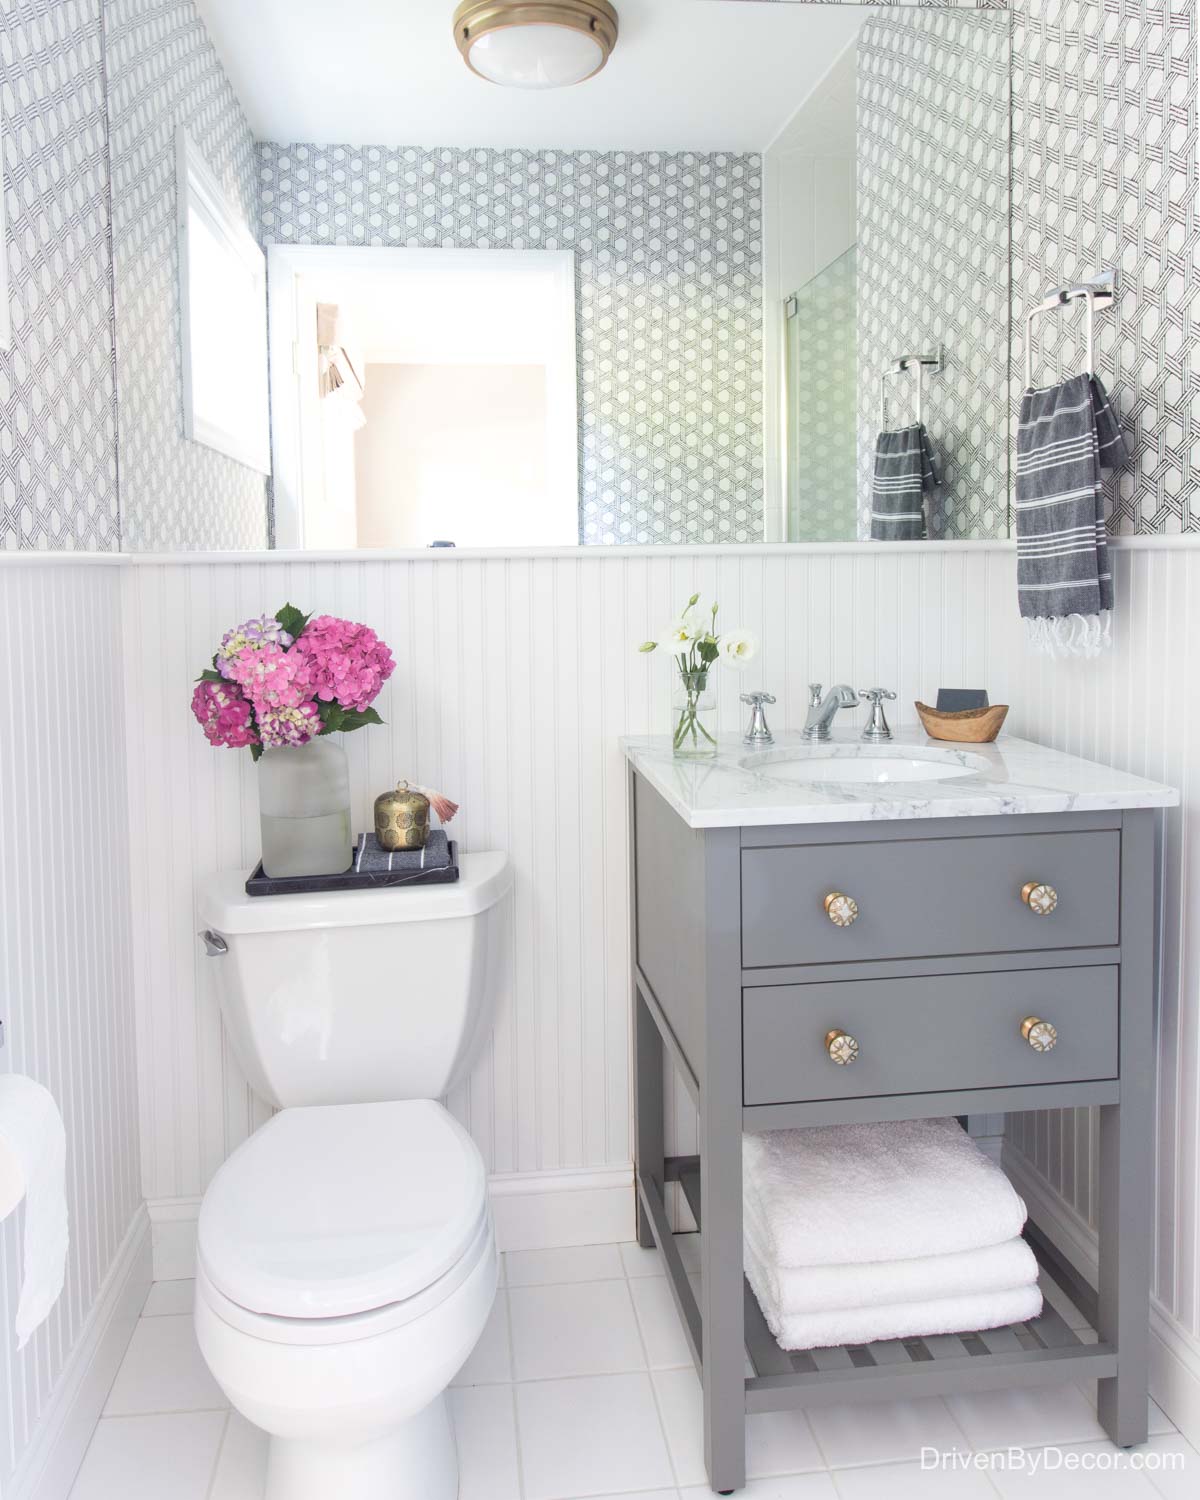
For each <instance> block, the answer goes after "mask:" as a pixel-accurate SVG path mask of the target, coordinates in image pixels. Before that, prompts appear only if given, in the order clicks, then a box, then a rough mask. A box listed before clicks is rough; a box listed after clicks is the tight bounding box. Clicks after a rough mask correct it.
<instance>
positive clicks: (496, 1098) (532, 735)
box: [124, 548, 1020, 1272]
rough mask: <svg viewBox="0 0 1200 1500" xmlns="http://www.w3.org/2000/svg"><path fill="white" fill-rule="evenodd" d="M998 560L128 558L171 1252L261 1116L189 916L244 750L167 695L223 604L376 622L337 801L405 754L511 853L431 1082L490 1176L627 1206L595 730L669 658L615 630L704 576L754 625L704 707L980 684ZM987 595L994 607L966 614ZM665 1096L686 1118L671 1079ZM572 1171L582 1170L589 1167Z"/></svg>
mask: <svg viewBox="0 0 1200 1500" xmlns="http://www.w3.org/2000/svg"><path fill="white" fill-rule="evenodd" d="M1012 568H1013V564H1012V558H1011V556H1010V555H1009V554H1008V553H1007V552H1006V551H1004V550H999V551H996V550H992V551H987V550H978V551H977V550H972V549H967V548H964V549H962V550H960V551H954V550H945V551H940V552H930V551H925V550H922V551H920V552H914V553H912V554H911V555H907V556H904V555H900V554H897V553H894V552H887V553H884V552H880V553H878V554H874V553H872V552H871V551H869V550H867V549H859V550H858V551H853V550H851V551H844V552H841V553H838V552H835V551H829V552H819V551H802V550H799V549H787V551H786V552H779V553H775V554H774V555H772V554H771V553H770V552H767V551H756V552H743V553H738V552H733V551H717V550H708V551H701V552H697V553H685V554H677V553H670V552H666V551H664V552H662V553H660V554H658V555H652V556H647V555H646V554H645V553H639V554H632V555H631V554H625V553H622V552H621V551H619V550H613V551H604V552H601V551H596V552H592V553H576V554H572V555H567V556H561V555H560V556H550V557H515V558H499V557H493V558H461V557H460V558H454V557H451V558H446V557H445V556H444V555H443V556H435V557H432V558H425V557H423V558H421V559H420V560H390V561H374V560H369V559H367V558H365V557H364V558H363V559H362V560H357V559H356V560H345V559H343V560H340V561H318V562H309V561H306V560H287V561H281V560H274V559H269V558H263V557H259V558H252V559H246V560H241V561H221V562H206V561H200V560H193V561H190V562H189V561H180V562H169V563H163V564H158V563H155V562H153V561H145V560H143V561H140V562H137V563H134V564H133V565H131V566H129V567H128V568H127V569H126V570H125V575H124V576H125V606H126V612H125V629H126V671H127V687H128V713H129V718H128V736H129V743H130V748H131V754H130V759H129V774H130V795H129V800H130V808H131V816H132V828H133V846H134V848H135V849H136V850H137V851H138V853H137V855H136V856H135V858H134V861H133V880H134V909H135V912H136V923H137V928H138V934H139V940H138V943H137V945H136V951H135V958H134V967H135V976H136V987H137V995H138V1026H139V1041H140V1047H141V1056H142V1058H143V1060H144V1061H143V1066H142V1069H141V1075H140V1084H141V1102H142V1123H143V1142H144V1149H143V1155H144V1169H145V1186H146V1192H147V1195H148V1197H149V1198H150V1200H151V1204H152V1211H153V1212H154V1214H155V1217H156V1220H160V1221H163V1223H162V1233H161V1235H160V1236H159V1238H161V1240H162V1242H163V1247H164V1252H165V1253H166V1251H167V1244H168V1241H169V1242H170V1244H171V1249H170V1252H169V1253H170V1254H171V1257H172V1259H171V1265H172V1266H174V1265H176V1264H178V1262H177V1261H176V1259H175V1255H176V1252H177V1251H178V1250H180V1249H181V1248H183V1247H181V1245H180V1242H179V1235H180V1234H183V1233H186V1230H185V1229H181V1228H179V1227H178V1226H180V1225H181V1224H186V1221H187V1220H188V1219H189V1218H190V1217H191V1216H192V1215H193V1214H194V1208H195V1202H196V1199H197V1197H198V1195H199V1194H200V1193H201V1192H202V1191H203V1189H204V1186H205V1184H206V1183H207V1181H208V1179H209V1178H210V1176H211V1175H212V1172H213V1171H214V1169H215V1168H216V1167H217V1166H218V1165H219V1164H220V1162H221V1161H222V1160H224V1158H225V1157H226V1156H227V1155H228V1153H229V1151H230V1150H231V1149H232V1148H233V1147H234V1146H236V1145H237V1144H238V1142H239V1141H241V1140H242V1139H243V1138H244V1137H245V1136H246V1134H247V1133H248V1132H249V1131H250V1130H252V1129H253V1128H254V1127H255V1126H256V1125H257V1124H258V1123H259V1122H260V1120H261V1119H262V1118H263V1111H262V1106H261V1105H259V1104H258V1103H257V1102H256V1101H255V1100H254V1099H253V1098H252V1096H251V1094H250V1092H249V1090H248V1089H247V1087H246V1084H245V1082H244V1080H243V1078H242V1075H241V1072H240V1070H239V1069H238V1067H237V1064H236V1062H235V1061H234V1059H233V1057H232V1056H231V1054H230V1051H229V1048H228V1045H227V1044H226V1042H225V1041H224V1039H223V1037H222V1032H221V1025H220V1020H219V1017H218V1013H217V1007H216V1003H215V1000H214V996H213V993H212V989H211V960H208V959H206V958H205V956H204V954H203V951H202V949H201V946H200V944H199V943H198V942H197V939H196V931H197V927H198V925H199V923H198V918H197V913H196V906H195V900H196V897H195V891H196V882H197V880H198V879H200V878H202V877H203V876H204V875H205V874H207V873H208V872H210V871H213V870H217V869H241V868H246V867H249V866H250V865H251V864H252V863H253V862H254V861H255V859H256V858H257V855H258V847H259V844H258V838H259V835H258V826H257V813H256V794H255V772H254V768H253V766H252V764H251V761H250V758H249V756H248V755H247V754H244V753H233V752H229V751H214V750H212V749H210V748H209V746H208V745H207V743H206V742H205V740H204V738H203V736H202V735H201V733H200V731H199V729H198V727H197V726H196V724H195V723H194V721H193V720H192V717H191V714H190V711H189V698H190V693H191V684H192V681H193V679H194V678H195V676H196V674H197V673H198V672H199V670H200V669H201V667H203V666H204V665H206V664H207V662H208V660H209V658H210V656H211V654H212V652H213V650H214V648H215V646H216V644H217V642H218V641H219V640H220V637H221V635H222V633H223V632H224V631H225V630H226V629H227V628H228V627H229V626H230V625H231V624H233V623H235V622H237V621H240V620H242V619H245V618H247V617H248V616H250V615H254V614H259V613H261V612H262V611H264V610H267V611H271V612H273V611H274V610H275V609H276V608H277V607H278V606H279V605H280V604H282V603H283V602H284V601H285V600H291V601H292V602H294V603H295V604H297V605H299V606H300V607H301V608H303V609H306V610H317V611H329V612H333V613H337V614H344V615H349V616H351V617H353V618H355V619H360V620H364V621H366V622H368V623H369V624H371V625H372V626H374V627H375V628H377V629H378V630H379V631H380V633H381V634H382V635H383V636H384V638H385V639H386V640H387V641H388V642H389V643H390V644H391V646H392V649H393V651H394V652H395V655H396V658H397V663H398V666H397V670H396V673H395V675H394V677H393V678H392V681H391V682H390V683H389V684H388V686H387V688H386V689H385V690H384V694H383V696H382V697H381V699H380V701H379V703H378V707H379V709H380V712H381V713H382V715H383V717H384V719H385V720H386V721H387V724H386V727H385V728H383V729H373V730H370V731H367V732H359V733H358V734H355V735H350V736H348V737H347V739H346V742H345V743H346V748H347V750H348V752H349V755H350V761H351V776H352V784H353V789H354V798H355V808H356V823H357V825H358V827H360V828H361V827H367V826H369V825H370V819H371V803H372V800H373V798H374V797H375V796H376V794H378V793H379V792H381V791H383V790H385V789H386V788H388V787H389V786H391V785H392V784H393V783H394V782H395V780H396V778H397V777H400V776H407V777H409V778H410V779H412V780H415V781H419V782H421V783H424V784H427V785H432V786H437V787H439V788H442V789H444V790H445V791H446V792H447V793H448V794H449V795H451V796H453V797H454V798H455V799H456V800H458V801H459V802H461V804H462V811H461V812H460V814H459V816H458V818H457V819H456V821H455V823H454V825H453V829H454V832H455V834H456V836H457V837H458V838H459V839H460V840H461V842H462V844H463V846H464V847H465V848H467V849H485V848H500V849H505V850H507V851H508V852H509V854H510V855H511V858H512V860H513V863H514V865H515V867H516V876H517V880H516V889H515V895H514V898H513V901H512V906H511V931H512V945H511V952H510V954H509V956H508V961H507V963H506V968H505V974H504V980H503V986H502V992H501V995H500V997H499V1016H498V1021H497V1025H496V1029H495V1035H494V1038H493V1041H492V1044H491V1047H490V1049H489V1052H488V1054H487V1056H486V1057H485V1059H484V1060H483V1062H482V1063H481V1065H480V1066H479V1067H478V1069H477V1070H476V1072H475V1074H474V1076H473V1077H472V1078H471V1080H470V1081H469V1083H468V1084H466V1085H465V1086H463V1087H462V1088H460V1089H459V1090H458V1091H457V1093H456V1095H455V1097H454V1098H453V1099H452V1100H451V1101H450V1104H451V1107H452V1108H453V1110H454V1112H455V1113H456V1114H457V1115H458V1116H459V1117H460V1118H461V1119H462V1120H463V1121H464V1123H465V1124H466V1125H467V1126H468V1128H469V1129H470V1130H471V1132H472V1134H473V1135H474V1137H475V1139H476V1140H477V1141H478V1143H479V1145H480V1147H481V1149H482V1150H483V1152H484V1155H485V1158H486V1160H487V1163H488V1166H489V1169H490V1170H491V1171H492V1172H493V1173H495V1174H498V1177H499V1182H498V1183H497V1186H498V1188H500V1190H501V1191H502V1192H503V1191H505V1189H506V1187H507V1189H508V1190H509V1194H508V1195H509V1196H520V1197H525V1196H527V1195H528V1192H529V1189H530V1188H531V1187H533V1188H536V1187H537V1186H538V1179H537V1178H536V1177H534V1178H533V1179H532V1180H531V1178H530V1175H529V1174H542V1173H545V1174H552V1173H569V1174H571V1176H570V1180H569V1184H568V1190H570V1191H575V1192H579V1193H580V1194H581V1196H580V1197H579V1198H578V1199H572V1200H571V1201H573V1202H578V1203H579V1204H580V1206H581V1207H582V1205H583V1204H584V1203H585V1202H588V1201H590V1202H591V1203H592V1204H593V1206H594V1203H595V1198H596V1194H597V1193H598V1192H599V1193H605V1194H609V1195H615V1202H616V1204H617V1205H619V1213H617V1214H616V1215H615V1217H614V1216H613V1215H612V1214H610V1216H609V1222H610V1223H612V1224H613V1226H614V1228H615V1227H617V1225H618V1223H619V1224H620V1226H621V1227H622V1232H627V1231H628V1228H629V1225H630V1223H631V1213H632V1201H633V1200H632V1193H631V1192H630V1191H629V1189H628V1181H629V1178H628V1171H629V1160H630V1118H629V1116H630V1106H629V1034H628V1018H627V1011H628V1006H629V998H628V965H629V955H628V914H627V905H626V825H625V779H624V766H623V762H622V759H621V756H620V753H619V750H618V748H617V740H618V737H619V736H620V735H622V734H626V733H641V732H646V731H650V730H655V729H662V730H665V728H666V724H667V700H668V692H669V664H668V662H667V661H666V660H665V659H664V658H663V657H650V658H647V657H646V656H642V655H639V654H638V652H637V646H638V644H639V643H640V642H641V641H642V640H643V639H644V638H646V637H647V636H648V635H652V634H655V633H657V632H658V631H659V630H661V628H662V627H663V626H665V625H666V624H667V623H668V622H669V621H670V619H671V618H672V617H673V615H674V614H675V613H676V612H677V611H678V609H679V607H680V606H681V605H682V604H683V603H684V602H685V601H686V600H687V598H688V596H689V595H690V594H692V593H693V592H695V591H696V590H700V591H701V592H702V593H703V594H704V596H705V598H706V599H712V598H716V599H718V600H719V602H720V605H721V617H720V618H721V620H723V621H724V622H725V623H727V624H733V623H744V624H746V625H748V626H749V627H751V628H752V629H754V630H755V631H756V632H758V633H759V634H760V635H761V637H762V639H763V642H764V645H763V651H762V655H761V657H760V658H759V660H758V661H756V662H755V663H754V664H753V666H752V667H751V668H750V669H749V670H748V671H747V672H746V674H745V675H744V676H743V675H740V674H737V673H734V672H730V673H723V674H721V713H722V718H723V720H724V723H725V725H726V726H727V727H734V726H736V725H737V724H738V723H739V722H740V719H741V715H742V711H743V710H742V705H741V704H740V703H739V702H738V692H739V690H741V689H743V688H744V687H753V686H757V685H758V684H760V683H761V684H763V685H764V686H766V687H768V688H770V689H772V690H773V691H774V692H775V693H776V695H777V696H778V698H779V700H780V707H779V708H778V709H777V710H776V711H775V715H776V720H777V722H782V720H783V718H784V717H785V716H788V715H790V716H794V715H795V714H796V713H797V712H802V705H803V704H804V702H805V692H804V685H805V684H806V683H807V682H809V681H810V680H813V679H815V678H821V679H823V680H824V681H826V682H828V681H832V680H838V679H843V678H844V679H846V680H848V681H852V682H854V683H855V684H856V685H861V686H871V685H873V684H875V683H876V682H881V683H886V684H888V685H890V686H895V687H896V688H897V689H898V690H899V692H900V696H901V700H902V701H903V702H906V703H908V704H910V705H911V702H912V700H913V699H914V698H915V697H917V696H921V695H923V696H926V697H928V696H929V695H930V694H932V693H933V692H935V691H936V688H937V686H938V684H939V683H940V682H954V683H961V682H971V683H975V682H980V683H982V682H987V683H988V684H989V685H990V686H991V688H992V690H993V693H995V694H997V695H998V696H999V695H1001V694H1007V693H1008V690H1009V682H1010V681H1011V678H1012V674H1013V672H1014V671H1015V670H1017V668H1018V667H1019V664H1020V663H1019V656H1018V652H1017V647H1018V645H1019V641H1018V637H1017V635H1016V633H1015V628H1014V626H1013V622H1012V621H1011V619H1010V616H1011V613H1012V611H1011V597H1012ZM992 620H994V621H996V622H1003V624H1002V625H1001V624H999V623H997V624H996V626H995V628H994V629H989V621H992ZM908 711H909V712H910V713H911V708H910V709H909V710H908ZM679 1105H680V1108H679V1123H680V1130H681V1132H682V1138H683V1140H684V1142H685V1143H686V1137H687V1133H688V1131H689V1130H690V1129H691V1121H690V1110H689V1107H688V1106H687V1104H686V1096H685V1095H683V1094H682V1092H681V1093H680V1095H679ZM614 1172H616V1173H623V1174H625V1176H624V1178H623V1179H622V1178H620V1177H618V1178H616V1179H614V1176H613V1174H614ZM589 1173H598V1174H599V1176H598V1177H597V1178H595V1179H594V1180H595V1182H596V1184H597V1186H596V1188H595V1189H591V1190H589V1181H590V1179H589V1176H588V1174H589ZM546 1181H547V1182H549V1181H551V1179H549V1178H547V1179H546ZM584 1195H586V1196H584ZM526 1206H528V1205H526ZM543 1207H545V1205H543ZM512 1210H513V1205H511V1204H508V1205H506V1209H505V1211H504V1212H511V1211H512ZM566 1219H567V1221H568V1222H566V1223H565V1224H563V1225H561V1226H560V1228H559V1231H558V1232H559V1233H561V1234H563V1235H564V1236H570V1235H571V1233H572V1227H574V1229H575V1230H576V1231H577V1232H579V1233H582V1234H583V1235H584V1236H586V1235H588V1234H589V1233H591V1234H593V1235H594V1233H595V1226H594V1225H592V1226H590V1228H589V1225H588V1223H587V1215H583V1216H582V1217H580V1216H578V1215H576V1214H574V1213H569V1212H568V1213H567V1214H566ZM577 1219H578V1223H576V1220H577ZM168 1225H172V1226H175V1227H171V1228H168ZM183 1253H185V1254H186V1249H185V1248H184V1249H183ZM161 1270H162V1266H161V1265H160V1272H161Z"/></svg>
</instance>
